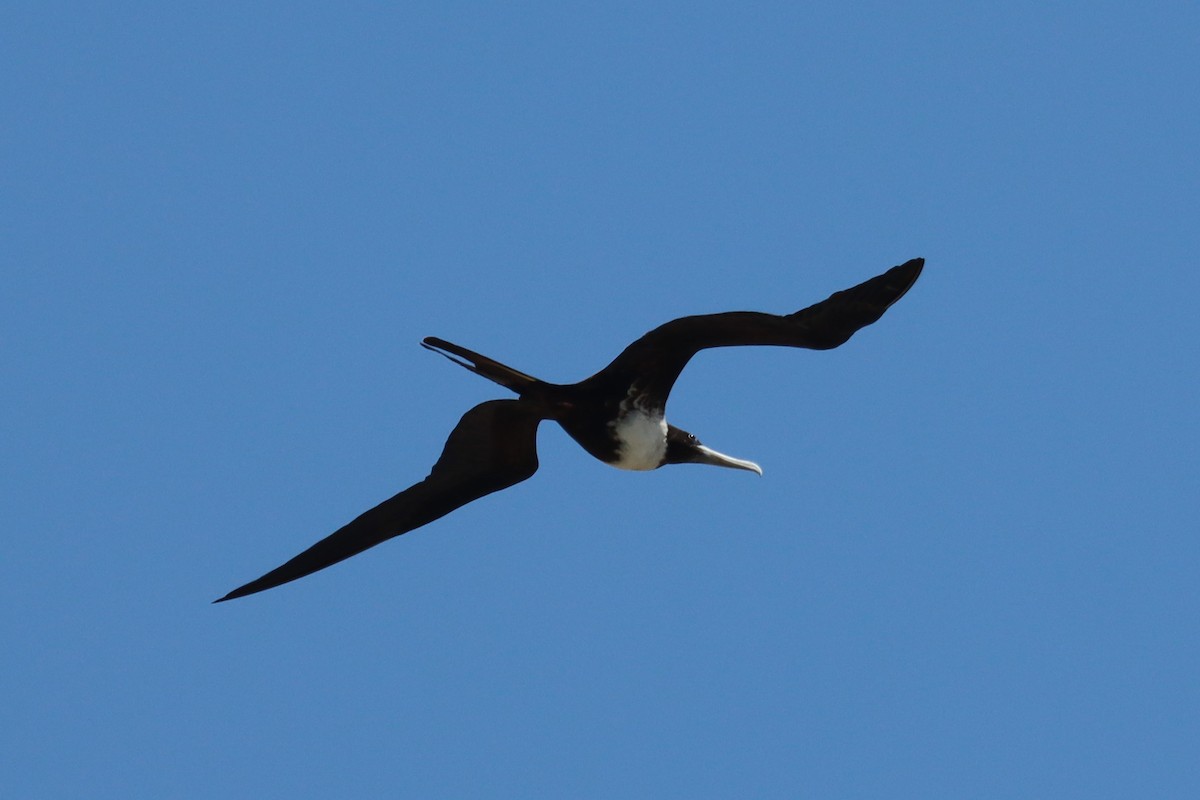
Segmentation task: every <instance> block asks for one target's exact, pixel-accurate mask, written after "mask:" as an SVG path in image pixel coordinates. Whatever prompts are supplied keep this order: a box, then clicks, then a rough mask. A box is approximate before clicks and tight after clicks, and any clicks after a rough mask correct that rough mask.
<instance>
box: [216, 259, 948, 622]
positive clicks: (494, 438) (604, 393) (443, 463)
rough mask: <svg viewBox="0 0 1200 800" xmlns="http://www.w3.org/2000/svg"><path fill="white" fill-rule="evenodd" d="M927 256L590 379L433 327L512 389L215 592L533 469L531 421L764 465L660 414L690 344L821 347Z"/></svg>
mask: <svg viewBox="0 0 1200 800" xmlns="http://www.w3.org/2000/svg"><path fill="white" fill-rule="evenodd" d="M924 264H925V260H924V259H921V258H914V259H913V260H911V261H908V262H905V263H904V264H901V265H900V266H898V267H893V268H892V269H890V270H888V271H887V272H885V273H883V274H882V275H879V276H877V277H874V278H872V279H871V280H869V281H866V282H864V283H860V284H859V285H858V286H855V287H853V288H851V289H846V290H845V291H842V292H837V293H835V294H833V295H832V296H830V297H829V299H827V300H824V301H822V302H820V303H817V304H816V305H813V306H809V307H808V308H805V309H802V310H800V311H797V312H796V313H795V314H788V315H786V316H777V315H775V314H763V313H758V312H755V311H731V312H728V313H724V314H704V315H700V316H694V317H681V318H680V319H676V320H672V321H671V322H668V323H666V324H665V325H660V326H658V327H657V328H655V329H654V330H652V331H650V332H649V333H647V334H646V335H645V336H643V337H642V338H640V339H638V340H637V341H636V342H634V343H633V344H631V345H629V346H628V347H626V348H625V350H624V351H622V352H621V354H620V355H619V356H617V357H616V358H615V359H613V362H612V363H611V364H609V365H608V366H607V367H605V368H604V369H602V370H600V371H599V372H597V373H596V374H595V375H593V376H592V377H590V378H588V379H587V380H583V381H580V382H579V383H573V384H567V385H563V384H557V383H547V382H545V381H541V380H538V379H537V378H534V377H532V376H530V375H526V374H525V373H523V372H519V371H517V370H515V369H513V368H512V367H507V366H505V365H504V364H501V363H500V362H498V361H493V360H492V359H490V358H488V357H486V356H481V355H479V354H478V353H474V352H472V351H470V350H468V349H466V348H465V347H459V346H458V345H456V344H451V343H450V342H447V341H445V340H443V339H437V338H434V337H432V336H430V337H428V338H426V339H424V340H423V341H422V342H421V344H422V345H423V346H425V347H426V348H428V349H430V350H432V351H434V352H436V353H439V354H441V355H443V356H445V357H446V358H448V359H450V360H451V361H453V362H454V363H456V364H458V365H460V366H463V367H466V368H467V369H469V370H471V371H472V372H474V373H475V374H477V375H482V376H483V377H485V378H488V379H489V380H492V381H495V382H496V383H498V384H500V385H501V386H503V387H505V388H507V389H511V390H512V391H513V392H515V393H516V394H517V399H516V400H488V401H487V402H484V403H480V404H479V405H477V406H475V407H474V408H472V409H471V410H470V411H468V412H467V413H466V414H464V415H463V418H462V419H461V420H459V423H458V425H456V426H455V428H454V430H452V431H451V432H450V438H449V439H447V440H446V446H445V448H444V449H443V450H442V454H441V456H440V457H439V458H438V460H437V463H436V464H434V465H433V470H432V471H431V472H430V473H429V476H428V477H427V478H425V480H423V481H421V482H420V483H418V484H416V485H415V486H412V487H409V488H408V489H405V490H404V491H403V492H400V494H398V495H396V496H395V497H393V498H392V499H390V500H385V501H383V502H382V503H380V504H379V505H377V506H375V507H374V508H372V509H371V510H370V511H367V512H366V513H364V514H362V515H361V516H359V517H358V518H357V519H355V520H354V521H353V522H350V523H349V524H347V525H345V526H343V527H342V528H340V529H338V530H337V531H334V532H333V533H332V534H330V535H329V536H327V537H326V538H324V539H322V540H321V541H319V542H317V543H316V544H314V545H313V546H312V547H310V548H308V549H307V550H305V551H304V552H303V553H301V554H300V555H298V556H296V557H295V558H293V559H292V560H291V561H288V562H287V563H286V564H284V565H282V566H280V567H277V568H275V569H273V570H271V571H270V572H268V573H267V574H266V575H263V576H262V577H261V578H258V579H257V580H253V581H250V583H247V584H246V585H245V586H241V587H239V588H237V589H234V590H233V591H232V592H230V593H229V594H227V595H225V596H224V597H222V598H221V599H220V600H216V601H214V602H218V603H220V602H222V601H224V600H233V599H234V598H237V597H245V596H246V595H248V594H254V593H255V592H261V591H263V590H264V589H271V588H273V587H275V586H279V585H280V584H283V583H287V582H288V581H294V580H296V579H297V578H303V577H304V576H305V575H309V574H311V573H313V572H316V571H317V570H320V569H324V568H325V567H328V566H330V565H332V564H336V563H337V562H339V561H342V560H344V559H347V558H349V557H350V556H353V555H357V554H358V553H361V552H362V551H363V550H366V549H367V548H369V547H374V546H375V545H377V544H379V543H380V542H384V541H386V540H388V539H391V538H392V537H394V536H399V535H400V534H402V533H407V532H408V531H411V530H413V529H414V528H419V527H421V526H422V525H425V524H427V523H430V522H433V521H434V520H435V519H437V518H438V517H441V516H444V515H446V514H449V513H450V512H451V511H453V510H454V509H456V508H459V507H461V506H464V505H466V504H467V503H469V502H471V501H472V500H478V499H479V498H480V497H483V496H484V495H486V494H491V493H492V492H497V491H499V490H501V489H506V488H508V487H509V486H513V485H514V484H517V483H520V482H521V481H523V480H525V479H526V478H528V477H530V476H531V475H533V473H534V472H536V471H537V467H538V459H537V427H538V424H539V423H541V421H542V420H544V419H550V420H554V421H555V422H557V423H558V424H559V425H560V426H562V428H563V430H565V431H566V432H567V433H568V434H569V435H570V436H571V438H572V439H574V440H575V441H576V442H578V443H579V444H580V445H581V446H582V447H583V449H584V450H586V451H588V452H589V453H591V454H592V455H593V456H595V457H596V458H598V459H600V460H601V461H603V462H604V463H606V464H611V465H612V466H614V467H619V468H620V469H630V470H651V469H658V468H659V467H661V466H663V465H665V464H712V465H714V466H718V467H733V468H735V469H745V470H751V471H753V472H757V473H758V474H760V475H761V474H762V470H761V469H760V468H759V466H758V465H757V464H755V463H754V462H753V461H743V460H742V459H740V458H733V457H731V456H727V455H724V454H723V453H718V452H717V451H715V450H712V449H710V448H708V447H705V446H704V445H702V444H700V442H699V440H698V439H696V437H695V436H693V435H692V434H690V433H688V432H687V431H684V430H681V429H679V428H676V427H675V426H674V425H668V424H667V421H666V419H665V416H664V412H665V410H666V406H667V396H668V395H669V394H670V393H671V387H672V386H673V385H674V383H675V379H676V378H678V377H679V373H680V372H682V371H683V368H684V366H685V365H686V364H687V363H688V360H689V359H690V358H691V357H692V356H693V355H695V354H696V353H697V352H698V351H700V350H703V349H705V348H709V347H728V346H732V345H780V346H783V347H806V348H809V349H812V350H828V349H830V348H833V347H837V346H838V345H840V344H842V343H843V342H845V341H846V340H847V339H849V338H850V337H851V336H852V335H853V334H854V332H855V331H857V330H858V329H859V328H863V327H865V326H867V325H870V324H871V323H872V322H875V321H876V320H878V319H879V318H880V317H881V316H883V312H884V311H886V310H887V309H888V306H890V305H891V304H892V303H894V302H896V301H897V300H899V299H900V298H901V297H903V296H904V293H905V292H907V291H908V289H909V287H911V286H912V285H913V283H914V282H915V281H916V280H917V276H918V275H920V274H921V268H922V267H923V266H924Z"/></svg>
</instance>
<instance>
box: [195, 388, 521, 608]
mask: <svg viewBox="0 0 1200 800" xmlns="http://www.w3.org/2000/svg"><path fill="white" fill-rule="evenodd" d="M541 420H542V415H541V413H540V411H539V409H538V407H537V406H536V405H534V404H532V403H528V402H526V401H522V400H489V401H488V402H486V403H480V404H479V405H477V406H475V407H474V408H472V409H471V410H470V411H468V412H467V413H466V414H464V415H463V418H462V419H461V420H459V422H458V425H457V426H455V428H454V430H453V431H451V433H450V438H449V439H447V440H446V446H445V448H444V449H443V450H442V455H441V456H440V457H439V458H438V460H437V463H436V464H434V465H433V470H432V471H431V472H430V473H429V477H427V478H425V480H423V481H421V482H420V483H418V484H416V485H415V486H412V487H410V488H408V489H405V490H404V491H403V492H401V493H400V494H398V495H396V496H395V497H393V498H392V499H390V500H385V501H383V502H382V503H380V504H379V505H377V506H375V507H374V508H372V509H371V510H370V511H367V512H365V513H363V514H362V515H360V516H359V517H358V518H357V519H355V520H354V521H353V522H350V523H349V524H347V525H344V526H343V527H341V528H339V529H338V530H336V531H334V532H333V533H332V534H330V535H329V536H327V537H325V538H324V539H322V540H321V541H319V542H317V543H316V544H314V545H313V546H312V547H310V548H308V549H307V550H305V551H304V552H303V553H301V554H300V555H298V556H296V557H295V558H293V559H292V560H291V561H288V562H287V563H286V564H284V565H282V566H280V567H277V568H275V569H273V570H271V571H270V572H268V573H267V574H266V575H263V576H262V577H261V578H259V579H257V580H253V581H251V582H250V583H247V584H246V585H245V586H241V587H239V588H237V589H234V590H233V591H232V592H230V593H229V594H227V595H225V596H224V597H222V598H221V599H220V600H217V601H215V602H218V603H220V602H222V601H224V600H233V599H235V598H238V597H245V596H246V595H248V594H254V593H255V592H261V591H263V590H264V589H272V588H274V587H276V586H279V585H280V584H283V583H287V582H288V581H294V580H296V579H297V578H303V577H304V576H305V575H310V574H312V573H314V572H316V571H317V570H321V569H324V568H325V567H328V566H330V565H332V564H336V563H337V562H339V561H343V560H345V559H347V558H350V557H351V556H353V555H357V554H358V553H361V552H362V551H364V550H366V549H368V548H370V547H374V546H375V545H377V544H379V543H380V542H384V541H387V540H388V539H391V538H392V537H395V536H399V535H400V534H402V533H407V532H408V531H411V530H413V529H414V528H419V527H421V526H422V525H425V524H427V523H429V522H433V521H434V520H435V519H437V518H438V517H441V516H444V515H446V514H449V513H450V512H451V511H453V510H454V509H456V508H459V507H461V506H464V505H466V504H467V503H469V502H471V501H472V500H477V499H479V498H480V497H483V496H484V495H486V494H491V493H492V492H497V491H499V490H501V489H506V488H508V487H509V486H512V485H514V484H517V483H520V482H521V481H523V480H525V479H526V478H528V477H530V476H531V475H533V473H535V472H537V468H538V460H537V427H538V423H540V422H541Z"/></svg>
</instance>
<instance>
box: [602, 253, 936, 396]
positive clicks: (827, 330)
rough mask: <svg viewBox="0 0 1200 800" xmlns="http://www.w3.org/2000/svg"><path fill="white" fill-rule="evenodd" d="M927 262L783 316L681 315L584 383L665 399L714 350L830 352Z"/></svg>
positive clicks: (912, 263) (870, 319) (903, 289)
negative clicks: (634, 388) (635, 387)
mask: <svg viewBox="0 0 1200 800" xmlns="http://www.w3.org/2000/svg"><path fill="white" fill-rule="evenodd" d="M924 265H925V259H923V258H914V259H912V260H911V261H908V262H905V263H904V264H901V265H900V266H898V267H892V268H891V269H889V270H888V271H887V272H885V273H883V274H882V275H879V276H877V277H874V278H871V279H870V280H869V281H865V282H864V283H860V284H859V285H858V286H855V287H853V288H850V289H846V290H844V291H841V292H835V293H834V294H833V295H831V296H830V297H829V298H828V299H827V300H822V301H821V302H820V303H817V304H816V305H812V306H809V307H808V308H805V309H802V310H800V311H797V312H796V313H795V314H788V315H786V316H780V315H776V314H763V313H759V312H756V311H730V312H728V313H724V314H704V315H700V316H694V317H681V318H679V319H676V320H672V321H671V322H668V323H666V324H665V325H660V326H658V327H657V328H655V329H654V330H652V331H650V332H649V333H647V334H646V335H645V336H643V337H642V338H640V339H638V340H637V341H636V342H634V343H633V344H631V345H629V346H628V347H626V348H625V350H624V351H622V353H621V355H619V356H617V357H616V358H615V359H614V360H613V362H612V363H611V364H609V365H608V366H607V367H605V368H604V369H603V370H601V371H600V372H599V373H597V374H596V375H594V376H592V377H591V378H588V380H587V381H585V383H587V384H591V385H593V386H595V387H597V388H600V387H612V388H613V389H614V390H616V389H620V391H621V393H622V395H623V394H624V391H625V389H626V388H627V387H629V386H630V385H631V384H633V383H634V382H637V383H638V384H639V385H640V386H641V387H642V388H643V390H644V391H646V392H648V393H651V394H654V395H657V396H659V397H661V398H662V399H663V401H664V402H665V401H666V397H667V395H668V394H669V393H670V391H671V387H672V386H673V385H674V384H675V379H676V378H678V377H679V373H680V372H682V371H683V368H684V367H685V366H686V365H687V363H688V361H689V360H690V359H691V357H692V356H693V355H695V354H696V353H697V352H699V351H700V350H704V349H705V348H709V347H730V346H734V345H779V346H783V347H805V348H809V349H812V350H828V349H830V348H833V347H837V346H838V345H840V344H843V343H844V342H845V341H846V340H847V339H849V338H850V337H851V336H852V335H854V332H855V331H857V330H859V329H860V328H864V327H866V326H867V325H870V324H871V323H872V322H875V321H876V320H878V319H879V318H880V317H882V316H883V312H885V311H887V309H888V306H890V305H891V304H892V303H894V302H896V301H897V300H899V299H900V298H901V297H903V296H904V293H905V292H907V291H908V290H909V288H910V287H911V286H912V285H913V283H915V282H916V280H917V276H919V275H920V274H921V268H922V267H923V266H924Z"/></svg>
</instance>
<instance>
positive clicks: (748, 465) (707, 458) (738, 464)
mask: <svg viewBox="0 0 1200 800" xmlns="http://www.w3.org/2000/svg"><path fill="white" fill-rule="evenodd" d="M695 452H696V458H695V459H694V463H696V464H711V465H713V466H714V467H732V468H733V469H745V470H749V471H750V472H757V473H758V474H759V475H762V474H763V471H762V467H760V466H759V465H758V464H755V463H754V462H753V461H745V460H743V459H740V458H734V457H733V456H727V455H725V454H724V453H718V452H717V451H716V450H713V449H712V448H711V447H705V446H704V445H702V444H698V445H696V449H695Z"/></svg>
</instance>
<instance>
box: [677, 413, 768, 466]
mask: <svg viewBox="0 0 1200 800" xmlns="http://www.w3.org/2000/svg"><path fill="white" fill-rule="evenodd" d="M663 464H664V465H665V464H711V465H712V466H714V467H731V468H733V469H744V470H749V471H750V472H757V473H758V474H759V475H762V474H763V471H762V467H760V466H759V465H758V464H755V463H754V462H753V461H745V460H743V459H740V458H734V457H733V456H727V455H725V454H724V453H718V452H717V451H716V450H713V449H712V448H711V447H705V446H704V445H702V444H700V440H699V439H697V438H696V437H695V436H694V435H693V434H690V433H688V432H687V431H685V430H680V429H679V428H676V427H675V426H674V425H670V426H668V428H667V452H666V455H665V456H663Z"/></svg>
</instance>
